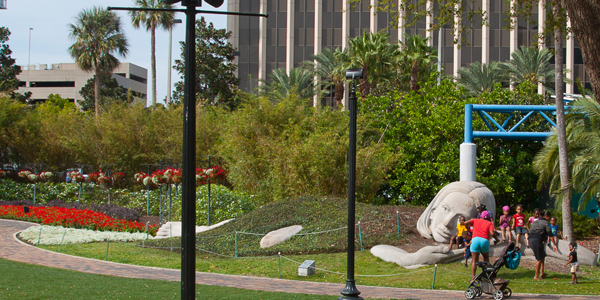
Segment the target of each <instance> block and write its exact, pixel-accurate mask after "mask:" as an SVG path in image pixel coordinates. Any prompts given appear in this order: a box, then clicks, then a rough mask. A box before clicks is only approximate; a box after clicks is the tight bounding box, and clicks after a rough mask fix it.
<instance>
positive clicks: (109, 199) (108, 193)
mask: <svg viewBox="0 0 600 300" xmlns="http://www.w3.org/2000/svg"><path fill="white" fill-rule="evenodd" d="M108 205H110V187H108Z"/></svg>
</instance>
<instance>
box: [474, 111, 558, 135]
mask: <svg viewBox="0 0 600 300" xmlns="http://www.w3.org/2000/svg"><path fill="white" fill-rule="evenodd" d="M473 112H476V113H477V115H479V117H481V119H482V120H483V122H484V123H485V125H486V127H487V128H488V131H473ZM489 113H501V114H502V115H508V117H507V118H506V119H505V120H504V122H501V123H500V122H498V121H496V119H494V117H492V116H491V115H490V114H489ZM534 115H540V116H542V118H543V119H545V120H546V121H547V122H548V123H547V124H549V125H550V126H552V127H555V128H556V123H555V121H553V119H552V118H550V117H549V115H550V116H552V117H553V118H555V116H556V106H555V105H493V104H467V105H465V143H472V142H473V139H474V138H497V139H512V140H533V141H543V140H545V139H546V138H547V137H548V136H550V135H552V132H550V131H546V132H535V131H518V130H520V129H522V128H523V127H525V126H524V125H522V124H523V123H524V122H525V121H526V120H527V119H529V118H530V117H531V116H534ZM515 118H520V119H518V120H516V119H515ZM513 119H515V120H514V121H516V124H514V125H511V126H512V127H510V128H509V124H511V121H513ZM513 123H514V122H513ZM546 128H547V127H546Z"/></svg>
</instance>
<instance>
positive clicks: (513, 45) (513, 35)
mask: <svg viewBox="0 0 600 300" xmlns="http://www.w3.org/2000/svg"><path fill="white" fill-rule="evenodd" d="M515 5H516V3H515V0H510V7H511V11H512V10H513V9H514V7H515ZM511 23H512V26H513V29H512V30H511V31H510V37H509V39H510V54H511V55H512V53H513V52H515V50H517V47H518V45H519V30H518V26H519V19H518V17H511Z"/></svg>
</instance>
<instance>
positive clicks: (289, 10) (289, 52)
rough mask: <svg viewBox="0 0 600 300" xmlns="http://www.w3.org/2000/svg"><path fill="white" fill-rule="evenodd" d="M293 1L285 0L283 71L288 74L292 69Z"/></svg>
mask: <svg viewBox="0 0 600 300" xmlns="http://www.w3.org/2000/svg"><path fill="white" fill-rule="evenodd" d="M294 8H295V0H287V28H286V34H287V36H286V44H285V46H286V51H285V71H286V73H288V74H289V73H290V70H291V69H292V68H294V14H295V11H294Z"/></svg>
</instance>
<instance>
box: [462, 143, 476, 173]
mask: <svg viewBox="0 0 600 300" xmlns="http://www.w3.org/2000/svg"><path fill="white" fill-rule="evenodd" d="M476 173H477V146H476V145H475V144H473V143H462V144H460V181H476Z"/></svg>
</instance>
